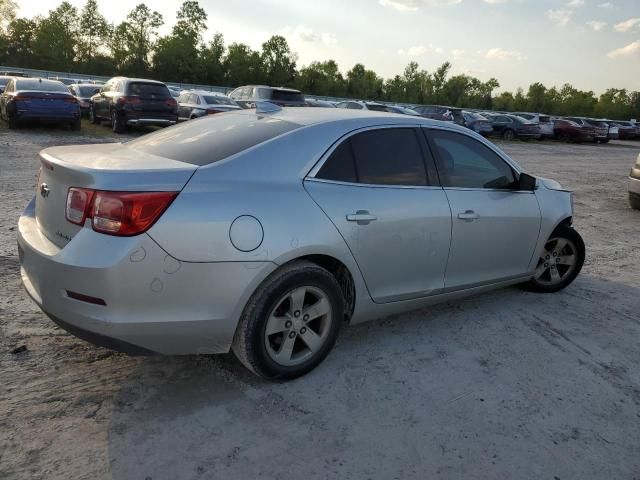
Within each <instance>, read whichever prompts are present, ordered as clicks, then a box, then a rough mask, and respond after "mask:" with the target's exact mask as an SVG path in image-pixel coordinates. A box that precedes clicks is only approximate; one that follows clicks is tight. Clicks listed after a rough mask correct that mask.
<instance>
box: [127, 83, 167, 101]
mask: <svg viewBox="0 0 640 480" xmlns="http://www.w3.org/2000/svg"><path fill="white" fill-rule="evenodd" d="M127 93H128V95H138V96H140V97H152V98H169V97H171V93H170V92H169V89H168V88H167V87H166V86H165V85H162V84H161V83H145V82H131V83H130V84H129V88H128V92H127Z"/></svg>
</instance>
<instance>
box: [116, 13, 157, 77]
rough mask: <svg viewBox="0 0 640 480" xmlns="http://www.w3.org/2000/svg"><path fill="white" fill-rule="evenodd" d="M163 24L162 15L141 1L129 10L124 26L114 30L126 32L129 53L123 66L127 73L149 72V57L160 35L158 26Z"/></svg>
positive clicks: (141, 73)
mask: <svg viewBox="0 0 640 480" xmlns="http://www.w3.org/2000/svg"><path fill="white" fill-rule="evenodd" d="M163 24H164V20H163V19H162V15H160V14H159V13H158V12H156V11H152V10H150V9H149V7H147V6H146V5H145V4H144V3H140V4H138V5H136V7H135V8H134V9H133V10H132V11H131V12H129V14H128V15H127V19H126V20H125V22H124V24H123V25H122V27H121V26H118V27H117V28H116V29H115V30H114V34H124V38H125V45H126V47H125V48H126V52H127V53H126V60H125V63H124V65H123V66H122V68H123V69H124V70H125V71H126V72H127V73H130V74H134V75H144V74H147V73H148V70H149V57H150V55H151V51H152V48H153V46H154V43H155V39H156V37H157V35H158V28H160V27H161V26H162V25H163Z"/></svg>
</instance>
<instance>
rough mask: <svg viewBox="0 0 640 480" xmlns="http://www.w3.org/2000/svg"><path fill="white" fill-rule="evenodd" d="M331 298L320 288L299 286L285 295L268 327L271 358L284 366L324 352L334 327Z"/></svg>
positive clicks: (265, 336)
mask: <svg viewBox="0 0 640 480" xmlns="http://www.w3.org/2000/svg"><path fill="white" fill-rule="evenodd" d="M331 312H332V308H331V302H330V301H329V297H328V296H327V295H326V294H325V293H324V292H323V291H322V290H320V289H319V288H317V287H311V286H302V287H298V288H296V289H294V290H292V291H290V292H288V293H286V294H285V295H283V296H282V297H281V298H280V299H279V300H278V302H277V303H276V307H275V308H274V309H273V311H272V312H271V314H270V315H269V318H268V320H267V322H266V326H265V334H264V342H265V347H266V350H267V353H268V355H269V357H270V358H271V359H272V360H273V361H274V362H276V363H278V364H279V365H282V366H296V365H300V364H301V363H304V362H306V361H307V360H309V359H310V358H311V357H313V355H315V354H316V353H317V352H318V351H320V350H321V349H322V347H323V345H324V344H325V342H326V341H327V338H328V337H329V333H330V330H331V328H330V327H331V322H332V321H333V318H332V313H331Z"/></svg>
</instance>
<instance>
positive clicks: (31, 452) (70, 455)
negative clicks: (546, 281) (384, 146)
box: [0, 128, 640, 480]
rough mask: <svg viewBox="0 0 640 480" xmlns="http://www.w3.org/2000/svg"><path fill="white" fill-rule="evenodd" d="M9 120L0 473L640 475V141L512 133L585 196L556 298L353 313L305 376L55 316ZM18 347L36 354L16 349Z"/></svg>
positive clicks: (502, 295) (28, 143)
mask: <svg viewBox="0 0 640 480" xmlns="http://www.w3.org/2000/svg"><path fill="white" fill-rule="evenodd" d="M122 138H123V137H119V138H118V137H114V136H110V134H108V130H107V129H106V128H104V129H100V130H98V129H92V130H89V131H88V133H87V131H85V132H84V133H82V134H78V133H77V132H70V131H58V130H49V129H39V128H30V129H25V130H20V131H17V132H10V131H8V130H6V129H4V128H0V207H1V208H0V278H1V282H0V478H2V479H6V480H8V479H18V478H43V479H44V478H46V479H69V478H72V479H85V478H87V479H89V478H91V479H98V478H100V479H102V478H113V479H141V480H144V479H154V480H160V479H172V480H175V479H180V480H188V479H201V478H202V479H205V478H206V479H234V478H237V479H254V478H265V479H290V478H291V479H300V478H305V479H307V480H311V479H326V478H347V479H351V478H353V479H384V480H387V479H396V478H397V479H425V478H429V479H432V478H455V479H459V478H474V479H492V480H494V479H509V480H510V479H529V478H530V479H550V480H556V479H562V480H565V479H575V478H580V479H603V478H611V479H640V369H639V368H638V366H639V365H640V346H639V342H638V340H639V338H640V315H639V314H638V312H639V311H640V273H639V272H640V269H639V267H638V265H639V264H640V248H638V238H639V233H640V212H637V211H632V210H631V209H630V208H629V207H628V205H627V200H626V195H627V194H626V175H627V173H628V171H629V169H630V166H631V164H632V163H633V161H634V159H635V157H636V156H637V154H638V152H639V151H640V143H635V144H633V143H631V144H630V143H629V142H627V143H626V144H625V143H623V142H615V143H614V144H610V145H607V146H596V145H565V144H556V143H549V142H542V143H539V142H529V143H520V142H514V143H508V144H504V145H503V148H504V149H505V150H506V151H507V152H508V153H509V154H511V155H512V156H513V157H514V158H515V159H516V160H517V161H519V162H520V163H521V164H522V165H524V166H525V167H526V168H527V169H528V170H529V171H530V172H531V173H533V174H537V175H542V176H546V177H550V178H555V179H557V180H559V181H560V182H562V183H563V184H564V185H565V186H566V187H568V188H570V189H573V190H574V191H575V192H576V194H575V207H576V219H575V225H576V227H577V228H578V229H579V231H580V232H581V233H582V234H583V236H584V238H585V241H586V244H587V249H588V254H587V262H586V265H585V267H584V270H583V273H582V275H581V276H580V277H579V278H578V280H577V281H576V282H575V283H574V284H573V285H572V286H571V287H569V288H568V289H566V290H565V291H563V292H561V293H558V294H554V295H538V294H533V293H526V292H523V291H521V290H520V289H518V288H508V289H503V290H499V291H495V292H492V293H490V294H486V295H484V296H481V297H476V298H471V299H467V300H465V301H462V302H457V303H455V304H445V305H440V306H437V307H432V308H429V309H425V310H422V311H417V312H413V313H411V314H407V315H402V316H398V317H393V318H388V319H384V320H380V321H377V322H372V323H368V324H364V325H359V326H355V327H352V328H348V329H346V330H344V331H343V334H342V336H341V338H340V340H339V343H338V345H337V346H336V348H335V350H334V351H333V352H332V353H331V355H330V356H329V357H328V358H327V360H326V361H325V362H324V363H323V364H322V365H321V366H320V367H319V368H318V369H316V370H315V371H314V372H312V373H311V374H309V375H307V376H305V377H304V378H301V379H298V380H296V381H293V382H290V383H286V384H277V383H267V382H264V381H261V380H257V379H256V378H254V377H252V376H251V375H250V374H248V373H247V372H246V371H245V370H244V369H243V368H242V367H241V366H239V364H238V363H237V362H236V361H235V360H234V359H233V357H232V356H231V355H225V356H218V357H181V358H130V357H127V356H125V355H121V354H117V353H112V352H110V351H107V350H104V349H100V348H97V347H93V346H91V345H88V344H86V343H84V342H83V341H81V340H78V339H76V338H74V337H72V336H70V335H68V334H67V333H65V332H64V331H62V330H60V329H58V328H57V327H55V326H54V325H53V324H52V323H51V322H50V321H49V320H47V319H46V318H45V316H44V315H43V314H42V313H41V312H40V311H39V310H38V309H37V308H36V307H35V306H34V304H33V303H32V302H31V301H30V300H29V299H28V298H27V295H26V293H25V292H24V291H23V289H22V287H21V285H20V280H19V265H18V256H17V251H16V246H15V225H16V221H17V218H18V216H19V214H20V212H21V211H22V209H23V208H24V206H25V205H26V203H27V202H28V200H29V198H30V197H31V196H32V194H33V191H34V183H35V174H36V169H37V160H36V154H37V152H38V151H39V150H40V149H41V148H43V147H46V146H50V145H59V144H71V143H90V142H105V141H119V140H120V139H122ZM18 350H22V351H18Z"/></svg>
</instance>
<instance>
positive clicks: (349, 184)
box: [305, 177, 443, 190]
mask: <svg viewBox="0 0 640 480" xmlns="http://www.w3.org/2000/svg"><path fill="white" fill-rule="evenodd" d="M305 181H306V182H316V183H330V184H333V185H343V186H345V187H365V188H393V189H398V188H402V189H408V190H443V188H442V187H440V186H436V185H382V184H378V183H356V182H341V181H339V180H328V179H326V178H315V177H307V178H305Z"/></svg>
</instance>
